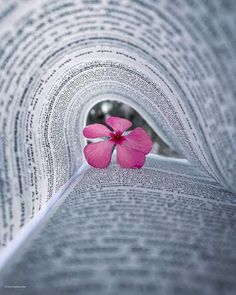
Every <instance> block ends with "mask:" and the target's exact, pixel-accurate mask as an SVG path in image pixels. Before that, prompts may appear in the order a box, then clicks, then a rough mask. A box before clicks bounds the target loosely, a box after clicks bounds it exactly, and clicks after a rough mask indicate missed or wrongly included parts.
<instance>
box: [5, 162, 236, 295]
mask: <svg viewBox="0 0 236 295" xmlns="http://www.w3.org/2000/svg"><path fill="white" fill-rule="evenodd" d="M235 213H236V196H235V195H233V194H231V193H229V192H226V191H225V190H224V189H223V188H222V187H220V186H219V185H218V184H217V183H216V182H215V181H213V180H212V179H210V178H209V177H208V176H206V175H204V174H201V173H199V172H198V171H197V170H196V169H194V168H193V167H192V166H191V165H190V164H188V163H187V162H186V161H182V160H176V161H175V160H165V159H163V158H161V157H155V158H151V157H149V159H148V161H147V163H146V165H145V167H144V168H143V169H141V170H132V169H129V170H127V169H121V168H119V167H118V166H117V165H112V166H110V167H109V168H108V169H103V170H100V169H93V168H90V169H89V170H88V171H87V172H85V174H84V176H83V177H82V178H80V179H79V180H78V183H77V185H76V186H75V188H74V189H73V190H72V191H71V192H70V194H69V196H68V197H67V198H66V199H65V202H64V203H62V204H61V206H60V207H59V208H58V209H57V210H56V212H55V213H54V214H53V215H52V216H51V217H50V218H49V220H48V221H47V222H46V223H44V224H43V225H42V227H41V229H40V230H38V233H35V235H34V236H32V237H31V239H29V240H28V242H27V243H26V244H25V246H24V247H22V248H21V249H20V251H18V252H17V253H16V254H15V260H12V261H11V264H10V265H9V266H8V268H5V269H4V272H1V283H0V284H1V289H0V290H1V294H5V293H6V294H8V293H7V292H9V291H12V290H10V288H13V287H12V286H23V287H22V289H20V288H18V289H17V290H15V292H17V293H16V294H24V295H25V294H38V293H40V292H41V294H42V293H43V294H46V293H47V294H49V293H51V294H55V293H58V294H59V293H60V294H70V293H72V294H96V295H98V294H103V295H105V294H135V295H136V294H162V295H164V294H168V295H172V294H181V295H185V294H186V295H189V294H201V295H204V294H207V295H210V294H212V295H217V294H219V295H222V294H234V293H235V288H236V282H235V276H236V256H235V255H236V253H235V247H236V237H235V230H236V214H235ZM13 261H14V262H13ZM13 291H14V290H13ZM4 292H5V293H4ZM13 294H15V293H13Z"/></svg>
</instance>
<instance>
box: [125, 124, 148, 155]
mask: <svg viewBox="0 0 236 295" xmlns="http://www.w3.org/2000/svg"><path fill="white" fill-rule="evenodd" d="M124 138H125V139H126V140H124V141H123V142H122V145H124V146H126V147H129V148H132V149H135V150H138V151H140V152H142V153H144V154H148V153H149V152H150V150H151V149H152V141H151V139H150V137H149V135H148V134H147V132H146V131H144V130H143V128H141V127H138V128H135V129H134V130H132V131H131V132H130V133H129V134H128V135H126V136H124Z"/></svg>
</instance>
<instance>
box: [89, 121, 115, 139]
mask: <svg viewBox="0 0 236 295" xmlns="http://www.w3.org/2000/svg"><path fill="white" fill-rule="evenodd" d="M83 134H84V136H85V137H87V138H97V137H103V136H110V134H111V130H109V129H108V128H107V127H106V126H105V125H102V124H91V125H88V126H86V127H85V128H84V130H83Z"/></svg>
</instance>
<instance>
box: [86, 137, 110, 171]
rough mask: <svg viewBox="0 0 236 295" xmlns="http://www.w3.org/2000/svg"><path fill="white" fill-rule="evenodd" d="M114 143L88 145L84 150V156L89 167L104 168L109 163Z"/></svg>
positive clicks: (108, 141) (105, 142) (103, 142)
mask: <svg viewBox="0 0 236 295" xmlns="http://www.w3.org/2000/svg"><path fill="white" fill-rule="evenodd" d="M114 145H115V143H114V142H112V141H111V140H105V141H101V142H95V143H90V144H88V145H86V147H85V148H84V155H85V158H86V160H87V162H88V163H89V165H91V166H93V167H95V168H106V167H107V166H108V165H109V164H110V162H111V155H112V151H113V147H114Z"/></svg>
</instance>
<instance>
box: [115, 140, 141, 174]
mask: <svg viewBox="0 0 236 295" xmlns="http://www.w3.org/2000/svg"><path fill="white" fill-rule="evenodd" d="M117 163H118V164H119V165H120V166H121V167H122V168H141V167H142V166H143V165H144V163H145V154H144V153H142V152H140V151H137V150H134V149H132V148H129V147H127V146H125V145H123V144H117Z"/></svg>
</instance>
